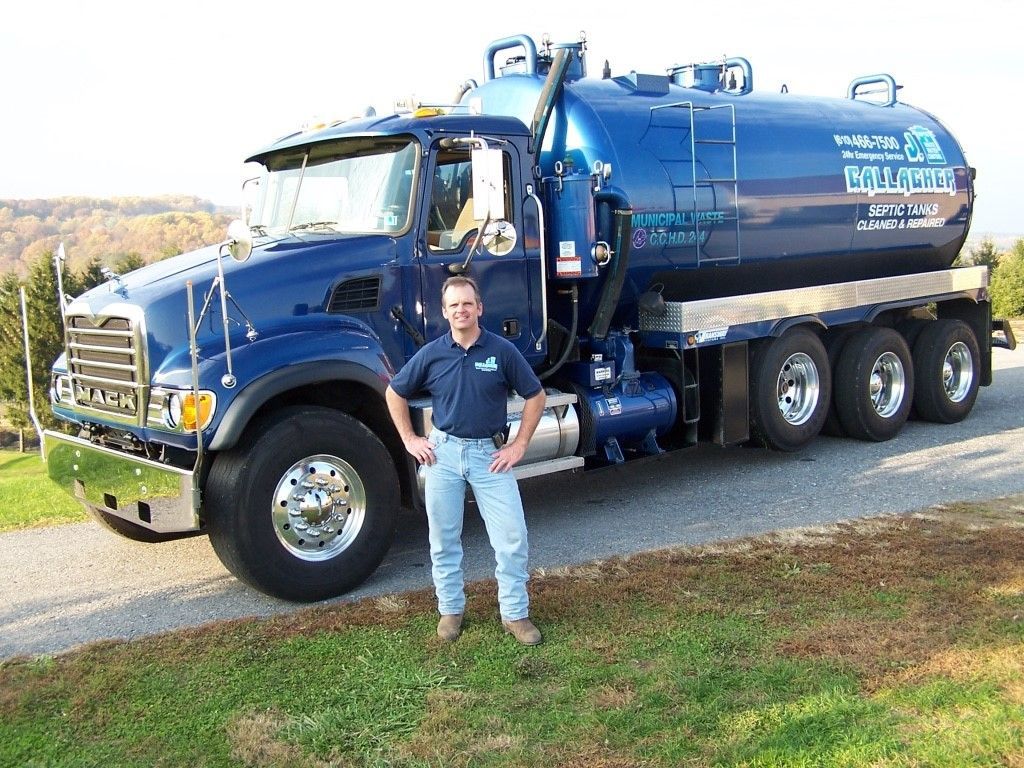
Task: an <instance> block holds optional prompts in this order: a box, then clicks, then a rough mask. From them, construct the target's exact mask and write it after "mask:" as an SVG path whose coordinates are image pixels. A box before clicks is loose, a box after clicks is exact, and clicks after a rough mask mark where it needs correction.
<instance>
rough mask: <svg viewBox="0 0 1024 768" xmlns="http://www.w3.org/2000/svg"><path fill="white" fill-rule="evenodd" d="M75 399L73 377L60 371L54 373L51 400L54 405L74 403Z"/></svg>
mask: <svg viewBox="0 0 1024 768" xmlns="http://www.w3.org/2000/svg"><path fill="white" fill-rule="evenodd" d="M74 400H75V399H74V397H72V392H71V377H70V376H67V375H64V374H60V373H57V374H54V375H53V377H52V378H51V380H50V402H51V403H53V404H54V405H74V404H75V402H74Z"/></svg>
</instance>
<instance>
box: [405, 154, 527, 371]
mask: <svg viewBox="0 0 1024 768" xmlns="http://www.w3.org/2000/svg"><path fill="white" fill-rule="evenodd" d="M502 155H503V157H502V160H503V169H504V172H503V193H504V201H505V205H504V208H505V212H506V218H505V219H502V220H492V221H491V222H490V223H489V225H488V226H487V228H486V230H485V232H484V237H483V238H482V242H480V243H477V242H476V241H477V238H478V235H479V233H480V228H481V225H482V224H483V223H484V222H482V221H478V220H476V219H474V205H473V182H472V166H471V159H470V151H469V147H462V146H457V147H441V145H440V142H435V144H434V145H433V147H432V148H431V152H430V156H429V161H428V166H427V168H426V173H425V174H424V177H425V179H426V185H425V187H426V188H425V190H424V192H423V198H422V199H423V201H424V204H423V205H422V206H421V210H420V225H419V233H418V235H419V236H418V242H417V258H418V260H419V263H420V275H421V281H420V282H421V286H422V294H421V297H422V298H421V306H420V310H421V313H422V314H421V316H422V322H423V335H424V337H425V338H426V339H427V340H431V339H435V338H437V337H438V336H441V335H443V334H444V333H446V332H447V331H448V328H449V326H448V322H447V321H446V320H445V319H444V317H442V315H441V286H442V285H443V284H444V281H445V280H446V279H447V278H449V277H451V276H452V275H453V274H465V275H467V276H468V277H472V278H473V279H474V280H476V282H477V284H478V285H479V286H480V293H481V297H482V299H483V305H484V313H483V317H482V318H481V325H483V326H484V327H485V328H486V329H487V330H488V331H491V332H492V333H495V334H498V335H499V336H502V337H504V338H506V339H508V340H509V341H511V342H512V343H513V344H515V345H516V347H518V348H519V350H520V351H521V352H522V353H523V355H524V356H525V357H526V359H527V360H529V361H530V362H531V363H533V364H535V365H536V364H540V363H541V361H542V360H543V359H544V357H545V355H546V353H547V348H546V343H545V344H543V345H541V347H540V348H539V349H538V346H537V341H538V339H540V338H541V330H542V318H541V307H540V303H541V302H540V293H539V292H540V290H541V289H542V284H541V274H540V250H539V245H540V239H539V233H538V227H537V212H536V205H535V203H534V201H533V200H530V199H526V200H524V194H523V191H522V190H523V186H522V177H521V169H520V163H519V155H518V151H517V149H516V147H515V146H514V145H513V144H512V143H511V142H507V143H505V144H504V146H503V148H502ZM475 243H476V248H475V249H474V250H473V253H472V257H471V258H470V250H471V249H473V247H474V244H475ZM463 266H465V270H464V271H461V270H462V267H463Z"/></svg>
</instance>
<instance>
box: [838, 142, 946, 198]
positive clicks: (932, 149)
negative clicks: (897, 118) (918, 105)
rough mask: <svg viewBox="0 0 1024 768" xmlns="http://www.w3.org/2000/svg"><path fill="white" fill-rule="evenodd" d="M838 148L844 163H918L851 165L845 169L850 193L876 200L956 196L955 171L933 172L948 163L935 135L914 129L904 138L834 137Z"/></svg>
mask: <svg viewBox="0 0 1024 768" xmlns="http://www.w3.org/2000/svg"><path fill="white" fill-rule="evenodd" d="M832 138H833V139H834V140H835V142H836V146H838V147H839V148H840V149H841V153H842V158H843V159H844V160H866V161H868V163H879V162H882V163H884V162H891V163H914V164H915V165H912V166H907V165H904V166H897V165H874V164H865V165H847V166H844V168H843V175H844V176H845V178H846V191H847V192H852V193H854V194H865V195H867V196H868V197H873V196H875V195H880V194H892V195H903V196H904V197H909V196H910V195H918V194H943V195H950V196H955V195H956V172H955V170H954V169H953V168H949V167H945V168H932V167H929V166H941V165H945V163H946V155H945V153H944V152H943V151H942V147H940V146H939V141H938V139H937V138H936V137H935V133H934V132H933V131H932V130H930V129H928V128H924V127H922V126H920V125H912V126H910V127H909V128H908V129H907V130H906V131H904V132H903V136H902V138H898V137H896V136H889V135H881V136H880V135H866V134H853V135H851V134H834V135H833V137H832Z"/></svg>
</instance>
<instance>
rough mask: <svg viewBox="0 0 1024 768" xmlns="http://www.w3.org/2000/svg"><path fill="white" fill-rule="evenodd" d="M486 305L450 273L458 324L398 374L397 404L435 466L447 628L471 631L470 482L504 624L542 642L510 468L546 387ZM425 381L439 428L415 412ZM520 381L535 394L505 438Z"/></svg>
mask: <svg viewBox="0 0 1024 768" xmlns="http://www.w3.org/2000/svg"><path fill="white" fill-rule="evenodd" d="M483 311H484V305H483V302H482V301H481V300H480V291H479V289H478V288H477V285H476V283H475V282H474V281H473V280H472V279H471V278H468V277H462V276H457V277H450V278H448V280H446V281H445V284H444V286H443V287H442V289H441V313H442V314H443V315H444V318H445V319H446V320H447V321H448V324H449V325H450V326H451V330H450V331H449V332H448V333H446V334H445V335H444V336H442V337H441V338H439V339H435V340H434V341H432V342H430V343H428V344H426V345H425V346H424V347H423V348H422V349H420V350H419V351H418V352H417V353H416V354H415V355H414V356H413V358H412V359H411V360H410V361H409V362H408V363H407V364H406V366H405V367H404V368H402V370H401V371H400V372H399V374H398V375H397V376H396V377H395V378H394V379H393V380H392V381H391V385H390V386H389V387H388V389H387V394H386V397H387V403H388V410H389V411H390V413H391V418H392V419H393V420H394V422H395V426H396V427H397V429H398V434H399V435H400V436H401V438H402V442H403V443H405V449H406V450H407V451H408V452H409V453H410V454H411V455H412V456H413V457H415V459H416V461H418V462H419V463H421V464H425V465H426V466H427V478H426V479H427V482H426V502H427V525H428V529H429V533H430V559H431V562H432V565H433V569H432V574H433V577H434V590H435V592H436V593H437V607H438V612H439V613H440V614H441V618H440V621H439V622H438V625H437V634H438V636H439V637H441V638H442V639H443V640H446V641H448V642H452V641H454V640H456V639H457V638H458V637H459V634H460V633H461V632H462V615H463V613H464V611H465V607H466V594H465V591H464V584H465V579H464V575H463V571H462V518H463V511H464V502H465V497H466V484H467V483H468V484H469V485H470V487H472V489H473V495H474V496H475V498H476V502H477V506H478V507H479V509H480V515H481V517H483V519H484V524H485V525H486V527H487V536H488V538H489V539H490V541H491V546H492V547H493V548H494V558H495V561H496V563H497V566H496V568H495V570H494V575H495V577H496V578H497V580H498V604H499V608H500V609H501V621H502V624H503V625H504V627H505V630H506V631H507V632H509V633H510V634H512V635H513V636H514V637H515V638H516V640H518V641H519V642H520V643H523V644H524V645H537V644H538V643H540V642H541V634H540V631H539V630H538V629H537V628H536V627H535V626H534V624H533V622H531V621H530V618H529V596H528V595H527V593H526V581H527V579H528V578H529V576H528V574H527V571H526V563H527V537H526V520H525V517H524V515H523V503H522V500H521V499H520V496H519V486H518V484H517V483H516V478H515V476H514V475H513V474H512V473H511V472H510V470H511V469H512V467H513V466H515V464H516V463H517V462H519V461H520V460H521V459H522V458H523V455H524V454H525V453H526V447H527V445H528V444H529V442H530V438H531V437H532V436H533V432H534V430H535V429H536V428H537V424H538V423H539V422H540V417H541V414H542V413H543V412H544V401H545V399H546V396H545V394H544V389H543V387H541V383H540V380H539V379H538V378H537V376H536V374H534V372H533V370H532V369H531V368H530V366H529V364H528V363H527V362H526V360H525V358H523V356H522V354H520V352H519V350H518V349H516V347H515V346H514V345H513V344H512V343H511V342H509V341H508V340H507V339H503V338H502V337H500V336H496V335H494V334H493V333H490V332H488V331H487V330H485V329H484V328H482V327H481V326H480V317H481V316H482V315H483ZM424 390H425V391H427V392H429V393H430V395H431V398H432V400H433V409H434V410H433V422H434V429H433V431H432V432H431V433H430V436H429V438H428V437H422V436H419V435H417V434H416V433H415V432H414V431H413V428H412V421H411V419H410V417H409V402H408V401H409V398H410V397H411V396H413V395H414V394H416V393H417V392H420V391H424ZM510 390H515V391H516V392H518V393H519V394H520V395H521V396H522V397H524V398H525V399H526V404H525V407H524V408H523V415H522V421H521V422H520V425H519V431H518V433H517V434H516V437H515V439H514V440H513V441H512V442H510V443H508V444H507V445H503V444H502V438H501V435H502V433H503V432H504V430H505V427H506V423H507V410H506V408H507V399H508V395H509V392H510Z"/></svg>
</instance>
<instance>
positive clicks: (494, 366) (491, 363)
mask: <svg viewBox="0 0 1024 768" xmlns="http://www.w3.org/2000/svg"><path fill="white" fill-rule="evenodd" d="M473 366H474V367H475V368H476V369H477V370H478V371H490V372H491V373H493V372H494V371H496V370H498V361H497V359H496V358H495V357H494V355H491V356H490V357H488V358H487V359H486V360H484V361H483V362H482V363H474V364H473Z"/></svg>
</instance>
